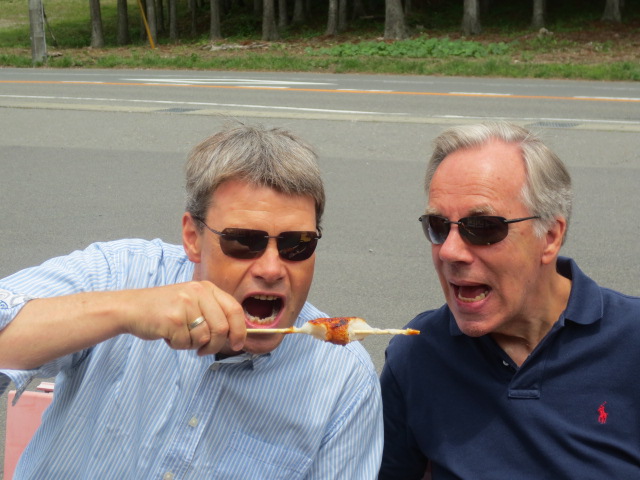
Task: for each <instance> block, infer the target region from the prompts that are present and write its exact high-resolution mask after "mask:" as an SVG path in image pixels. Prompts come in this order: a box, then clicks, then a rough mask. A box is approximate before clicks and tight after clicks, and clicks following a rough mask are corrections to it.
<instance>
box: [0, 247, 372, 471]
mask: <svg viewBox="0 0 640 480" xmlns="http://www.w3.org/2000/svg"><path fill="white" fill-rule="evenodd" d="M192 275H193V264H192V263H191V262H189V260H188V259H187V258H186V256H185V254H184V251H183V249H182V247H179V246H175V245H168V244H165V243H163V242H161V241H159V240H154V241H143V240H121V241H116V242H109V243H99V244H94V245H91V246H89V247H88V248H87V249H86V250H84V251H77V252H74V253H72V254H71V255H69V256H66V257H59V258H55V259H52V260H49V261H48V262H45V263H44V264H43V265H41V266H40V267H34V268H31V269H27V270H23V271H22V272H18V273H16V274H14V275H12V276H10V277H8V278H6V279H4V280H1V281H0V328H4V326H6V324H7V323H8V322H10V321H11V320H12V319H13V318H14V317H15V315H16V314H17V313H18V311H19V310H20V308H21V307H22V306H23V305H24V303H25V301H27V299H28V298H30V297H49V296H56V295H63V294H70V293H74V292H81V291H100V290H119V289H129V288H144V287H152V286H159V285H166V284H171V283H177V282H184V281H189V280H191V279H192ZM322 316H326V315H324V314H322V313H321V312H320V311H318V310H317V309H315V308H314V307H313V306H312V305H310V304H308V303H307V304H305V306H304V308H303V309H302V312H301V314H300V317H299V318H298V320H297V322H296V323H297V324H298V325H300V324H302V323H304V322H305V321H307V320H309V319H312V318H317V317H322ZM54 375H57V377H56V386H55V393H54V401H53V403H52V404H51V406H50V408H49V409H48V410H47V411H46V412H45V414H44V416H43V423H42V426H41V428H40V429H39V430H38V432H37V433H36V434H35V436H34V438H33V440H32V441H31V443H30V444H29V446H28V447H27V449H26V450H25V453H24V454H23V456H22V458H21V460H20V463H19V465H18V467H17V469H16V473H15V479H16V480H23V479H47V480H50V479H53V478H56V479H65V480H68V479H107V478H118V479H127V480H129V479H159V480H160V479H163V480H170V479H176V480H177V479H198V480H202V479H233V480H244V479H251V480H257V479H269V480H276V479H287V480H294V479H302V478H304V479H322V480H325V479H333V478H335V479H348V480H352V479H374V478H376V476H377V471H378V467H379V463H380V456H381V453H382V413H381V400H380V391H379V383H378V378H377V374H376V372H375V369H374V367H373V364H372V362H371V359H370V357H369V355H368V354H367V352H366V350H365V349H364V348H363V347H362V345H361V344H360V343H358V342H355V343H352V344H349V345H347V346H345V347H342V346H336V345H333V344H330V343H326V342H322V341H318V340H316V339H314V338H312V337H310V336H307V335H295V336H294V335H289V336H287V337H286V338H285V339H284V340H283V342H282V343H281V345H280V346H279V347H278V348H277V349H276V350H274V351H273V352H271V353H270V354H267V355H261V356H252V355H248V354H244V355H240V356H237V357H230V358H226V359H223V360H216V358H215V357H214V356H208V357H198V356H197V355H196V353H195V352H194V351H191V350H172V349H170V348H169V347H168V346H167V345H166V344H165V342H163V341H144V340H140V339H138V338H136V337H133V336H131V335H120V336H118V337H115V338H113V339H111V340H108V341H106V342H103V343H101V344H99V345H97V346H95V347H93V348H91V349H88V350H85V351H81V352H78V353H75V354H73V355H69V356H66V357H63V358H60V359H58V360H56V361H53V362H51V363H49V364H47V365H43V366H42V367H41V368H39V369H37V370H29V371H18V370H1V371H0V392H2V391H4V390H6V389H7V387H8V386H9V384H10V382H11V381H13V382H14V383H15V385H16V388H17V390H18V392H21V391H23V390H24V388H26V385H27V384H28V383H29V382H30V381H31V380H32V379H34V378H36V377H43V378H49V377H52V376H54Z"/></svg>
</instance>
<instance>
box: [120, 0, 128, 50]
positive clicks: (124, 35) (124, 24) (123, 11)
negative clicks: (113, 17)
mask: <svg viewBox="0 0 640 480" xmlns="http://www.w3.org/2000/svg"><path fill="white" fill-rule="evenodd" d="M117 42H118V45H128V44H129V43H130V42H131V38H130V36H129V11H128V9H127V0H118V34H117Z"/></svg>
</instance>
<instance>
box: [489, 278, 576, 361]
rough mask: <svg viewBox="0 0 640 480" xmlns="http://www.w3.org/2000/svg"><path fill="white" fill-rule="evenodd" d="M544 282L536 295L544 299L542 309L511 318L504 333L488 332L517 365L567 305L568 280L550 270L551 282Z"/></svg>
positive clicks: (569, 283) (531, 350) (525, 357)
mask: <svg viewBox="0 0 640 480" xmlns="http://www.w3.org/2000/svg"><path fill="white" fill-rule="evenodd" d="M546 285H547V287H546V288H544V289H543V290H544V291H542V292H538V293H537V294H536V296H537V298H544V299H546V302H545V304H544V305H543V306H542V308H540V309H539V310H537V312H534V313H533V315H531V316H527V317H526V318H522V319H517V320H514V321H513V322H511V324H510V326H509V328H507V329H506V330H505V331H504V332H498V331H496V332H493V333H492V334H491V336H492V338H493V339H494V340H495V341H496V343H497V344H498V345H499V346H500V348H502V349H503V350H504V351H505V353H506V354H507V355H509V357H510V358H511V359H512V360H513V361H514V362H515V363H516V365H518V366H520V365H522V364H523V363H524V362H525V360H526V359H527V357H528V356H529V355H530V354H531V352H533V350H534V349H535V348H536V347H537V346H538V344H539V343H540V342H541V341H542V339H543V338H544V337H545V335H547V333H549V330H551V328H552V327H553V325H554V324H555V323H556V321H557V320H558V318H559V317H560V315H561V314H562V312H563V311H564V310H565V309H566V307H567V302H568V301H569V294H570V293H571V281H570V280H569V279H568V278H566V277H563V276H562V275H560V274H558V273H555V272H554V276H553V279H552V281H550V282H547V284H546ZM538 295H539V296H538ZM537 307H540V305H537Z"/></svg>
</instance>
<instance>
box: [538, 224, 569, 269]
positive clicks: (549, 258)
mask: <svg viewBox="0 0 640 480" xmlns="http://www.w3.org/2000/svg"><path fill="white" fill-rule="evenodd" d="M566 233H567V220H566V219H565V218H563V217H558V218H556V221H555V222H554V223H553V225H551V227H550V228H549V230H548V231H547V234H546V236H545V240H546V243H545V246H544V249H543V251H542V263H543V264H549V263H552V262H555V261H556V258H557V257H558V254H559V253H560V247H562V242H563V240H564V236H565V234H566Z"/></svg>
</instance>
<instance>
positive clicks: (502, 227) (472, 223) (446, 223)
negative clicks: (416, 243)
mask: <svg viewBox="0 0 640 480" xmlns="http://www.w3.org/2000/svg"><path fill="white" fill-rule="evenodd" d="M534 218H540V217H539V216H534V217H524V218H513V219H511V220H507V219H506V218H504V217H493V216H488V215H477V216H473V217H464V218H461V219H460V220H458V221H457V222H454V221H453V220H449V219H447V218H444V217H441V216H439V215H422V216H421V217H420V218H419V219H418V220H420V223H422V230H424V234H425V235H426V237H427V238H428V239H429V241H430V242H431V243H433V244H434V245H442V244H443V243H444V241H445V240H446V239H447V235H449V231H450V230H451V224H455V225H458V232H459V233H460V236H461V237H462V238H463V239H464V240H466V241H467V242H469V243H470V244H471V245H493V244H494V243H498V242H500V241H502V240H504V239H505V238H507V234H508V233H509V224H510V223H518V222H524V221H525V220H533V219H534Z"/></svg>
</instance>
